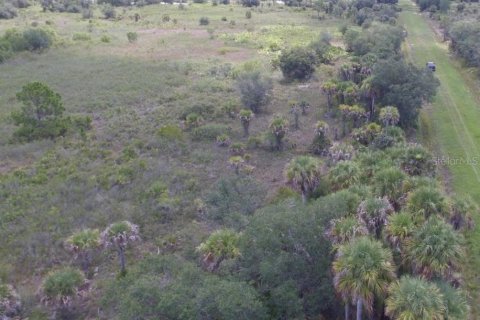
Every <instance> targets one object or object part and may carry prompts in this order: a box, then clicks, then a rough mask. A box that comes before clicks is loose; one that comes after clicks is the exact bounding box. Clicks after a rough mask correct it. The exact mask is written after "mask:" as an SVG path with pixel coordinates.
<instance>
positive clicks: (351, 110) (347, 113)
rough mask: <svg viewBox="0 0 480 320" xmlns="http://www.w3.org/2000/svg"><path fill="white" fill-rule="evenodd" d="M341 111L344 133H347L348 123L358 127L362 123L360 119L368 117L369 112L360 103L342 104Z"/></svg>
mask: <svg viewBox="0 0 480 320" xmlns="http://www.w3.org/2000/svg"><path fill="white" fill-rule="evenodd" d="M338 108H339V109H340V112H341V113H342V117H343V120H344V126H343V134H344V135H345V134H347V127H346V124H347V123H349V124H350V126H353V127H354V128H356V127H358V126H359V125H360V121H361V120H363V119H366V117H367V114H366V112H365V110H363V108H361V107H360V106H358V105H353V106H350V105H347V104H341V105H340V106H339V107H338Z"/></svg>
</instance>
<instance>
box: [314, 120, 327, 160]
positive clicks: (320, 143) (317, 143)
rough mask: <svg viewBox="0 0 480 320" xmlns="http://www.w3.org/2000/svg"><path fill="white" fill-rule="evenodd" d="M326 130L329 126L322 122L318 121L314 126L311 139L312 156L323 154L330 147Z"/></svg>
mask: <svg viewBox="0 0 480 320" xmlns="http://www.w3.org/2000/svg"><path fill="white" fill-rule="evenodd" d="M328 129H329V126H328V124H327V123H326V122H324V121H318V122H317V123H316V124H315V129H314V133H315V137H314V138H313V142H312V146H311V150H312V152H313V153H314V154H324V153H325V152H326V150H327V149H328V148H329V147H330V145H331V142H330V139H329V138H328V135H327V134H328Z"/></svg>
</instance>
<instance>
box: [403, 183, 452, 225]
mask: <svg viewBox="0 0 480 320" xmlns="http://www.w3.org/2000/svg"><path fill="white" fill-rule="evenodd" d="M407 208H408V210H409V211H410V212H411V213H413V214H418V215H420V216H423V217H424V218H425V219H428V218H429V217H430V216H436V215H439V216H443V215H445V214H447V211H448V206H447V202H446V200H445V197H444V196H443V194H442V193H441V192H440V191H439V190H438V189H437V188H434V187H430V186H427V187H420V188H418V189H417V190H415V191H413V192H412V193H411V194H410V195H409V196H408V199H407Z"/></svg>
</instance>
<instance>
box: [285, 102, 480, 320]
mask: <svg viewBox="0 0 480 320" xmlns="http://www.w3.org/2000/svg"><path fill="white" fill-rule="evenodd" d="M381 118H382V120H381V122H382V124H383V125H384V126H386V127H388V126H394V125H395V124H397V123H398V114H397V112H396V110H395V109H394V108H386V109H385V111H383V110H382V112H381ZM431 158H432V156H431V155H430V154H429V153H428V152H427V151H426V150H425V149H423V148H422V147H421V146H419V145H410V144H406V143H403V142H402V143H400V144H398V145H396V146H394V147H392V148H389V149H386V150H375V151H372V150H363V151H361V150H359V151H358V154H357V155H356V156H354V157H352V158H349V159H348V160H339V161H336V162H334V166H333V167H332V168H331V169H330V170H328V168H327V165H326V164H325V163H324V162H323V161H322V160H321V159H319V158H316V157H311V156H300V157H297V158H294V159H293V160H292V161H291V162H289V163H288V164H287V166H286V167H285V172H284V175H285V178H286V182H287V184H289V185H290V186H291V187H292V188H293V189H295V190H297V191H298V192H299V193H300V194H301V196H302V200H303V202H304V203H306V202H307V201H308V199H309V198H311V197H312V195H313V194H314V193H315V190H316V189H317V187H318V186H319V185H320V183H321V181H322V180H325V181H326V182H327V183H328V184H329V187H330V188H331V190H333V191H339V190H343V189H346V190H349V191H350V192H352V193H355V194H356V196H358V198H359V201H358V206H357V210H356V211H354V212H351V213H350V214H348V215H346V216H343V217H339V218H336V219H333V220H331V222H330V226H329V227H328V228H327V230H326V232H325V235H326V237H327V238H328V239H329V240H330V241H331V242H332V245H333V248H334V250H335V256H334V261H333V273H334V286H335V289H336V291H337V293H338V295H339V297H340V298H341V300H342V301H343V303H344V305H345V319H346V320H349V319H353V314H352V307H356V319H357V320H360V319H362V317H363V316H364V315H365V313H367V314H368V315H369V317H370V318H378V319H379V318H381V317H382V316H385V315H386V316H388V317H389V318H390V319H401V320H409V319H431V320H436V319H467V317H468V312H469V306H468V304H467V298H466V294H465V292H464V291H463V290H462V287H463V279H462V275H461V271H462V270H461V264H462V262H463V261H464V258H465V253H464V247H463V235H462V232H463V231H464V230H466V229H468V228H471V227H472V224H473V223H472V221H473V220H472V218H471V212H472V210H474V207H473V206H472V205H471V203H470V202H468V201H465V200H459V199H450V198H449V197H448V196H446V195H445V194H444V193H443V192H442V191H441V190H440V189H439V187H438V185H437V182H436V181H435V180H434V179H432V177H431V176H432V175H433V174H434V173H432V172H435V169H434V168H433V167H431V166H432V161H431Z"/></svg>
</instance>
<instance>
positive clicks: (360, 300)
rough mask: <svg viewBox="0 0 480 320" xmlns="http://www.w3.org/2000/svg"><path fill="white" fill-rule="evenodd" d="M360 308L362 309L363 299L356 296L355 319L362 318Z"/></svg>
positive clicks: (360, 319) (359, 319)
mask: <svg viewBox="0 0 480 320" xmlns="http://www.w3.org/2000/svg"><path fill="white" fill-rule="evenodd" d="M362 310H363V299H362V298H358V300H357V320H362Z"/></svg>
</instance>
